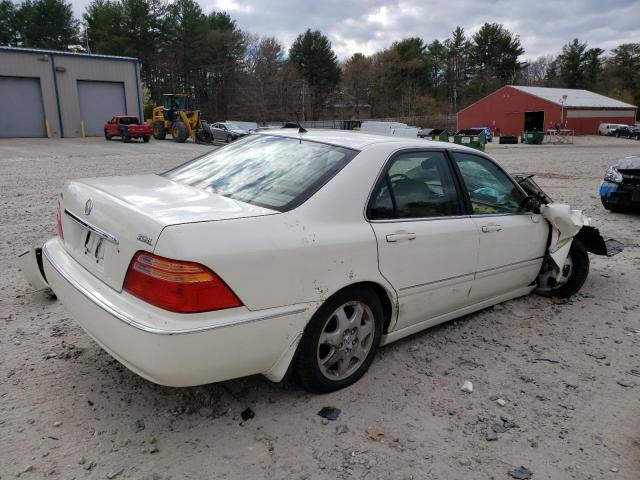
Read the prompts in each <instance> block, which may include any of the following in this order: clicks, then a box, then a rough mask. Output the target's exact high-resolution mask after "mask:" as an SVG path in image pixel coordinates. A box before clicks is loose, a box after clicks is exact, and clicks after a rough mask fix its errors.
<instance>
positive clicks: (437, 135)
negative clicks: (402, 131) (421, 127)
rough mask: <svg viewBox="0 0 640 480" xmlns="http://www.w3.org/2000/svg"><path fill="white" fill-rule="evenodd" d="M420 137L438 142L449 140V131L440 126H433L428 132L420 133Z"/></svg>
mask: <svg viewBox="0 0 640 480" xmlns="http://www.w3.org/2000/svg"><path fill="white" fill-rule="evenodd" d="M418 136H419V137H421V138H425V139H427V140H434V141H436V142H448V141H449V132H448V131H446V130H442V129H440V128H432V129H431V131H429V132H428V133H419V134H418Z"/></svg>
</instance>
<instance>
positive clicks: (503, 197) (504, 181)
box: [452, 152, 526, 215]
mask: <svg viewBox="0 0 640 480" xmlns="http://www.w3.org/2000/svg"><path fill="white" fill-rule="evenodd" d="M452 154H453V158H454V160H455V162H456V164H457V165H458V168H459V169H460V173H461V175H462V180H463V181H464V184H465V186H466V187H467V191H468V192H469V198H470V200H471V207H472V210H473V213H474V215H491V214H496V213H522V212H526V209H525V208H523V207H522V206H521V204H522V201H523V200H524V199H525V195H524V193H522V191H521V190H520V189H519V188H518V187H517V186H516V184H515V183H514V182H513V180H511V178H509V176H508V175H507V174H506V173H504V172H503V171H502V170H501V169H500V168H499V167H498V166H497V165H496V164H495V163H494V162H492V161H491V160H489V159H487V158H484V157H479V156H477V155H473V154H469V153H460V152H452Z"/></svg>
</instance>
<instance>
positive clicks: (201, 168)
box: [163, 135, 358, 212]
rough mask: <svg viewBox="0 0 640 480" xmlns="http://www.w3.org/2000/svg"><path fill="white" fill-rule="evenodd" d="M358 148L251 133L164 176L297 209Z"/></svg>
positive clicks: (240, 197) (238, 197)
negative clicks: (352, 148)
mask: <svg viewBox="0 0 640 480" xmlns="http://www.w3.org/2000/svg"><path fill="white" fill-rule="evenodd" d="M357 153H358V152H357V151H356V150H351V149H348V148H343V147H337V146H333V145H327V144H324V143H318V142H311V141H305V140H301V139H298V138H288V137H280V136H275V135H273V136H272V135H251V136H248V137H245V139H243V140H238V141H236V142H233V143H232V144H229V145H228V146H226V147H224V148H220V149H217V150H214V151H213V152H211V153H208V154H206V155H203V156H202V157H199V158H196V159H194V160H191V161H190V162H187V163H185V164H183V165H180V166H179V167H176V168H174V169H173V170H170V171H168V172H166V173H164V174H163V176H165V177H167V178H169V179H171V180H174V181H176V182H179V183H183V184H186V185H191V186H193V187H196V188H201V189H203V190H206V191H209V192H212V193H216V194H219V195H222V196H225V197H229V198H233V199H235V200H240V201H242V202H245V203H251V204H253V205H259V206H261V207H266V208H270V209H273V210H278V211H281V212H284V211H287V210H290V209H292V208H295V207H296V206H298V205H300V204H301V203H302V202H304V201H305V200H306V199H307V198H309V197H310V196H311V195H313V193H315V192H316V191H317V190H318V189H320V188H321V187H322V186H323V185H324V184H325V183H327V182H328V181H329V180H330V179H331V178H332V177H333V176H334V175H335V174H336V173H338V172H339V171H340V170H341V169H342V168H343V167H344V166H345V165H346V164H347V163H349V162H350V161H351V159H352V158H353V157H355V156H356V154H357Z"/></svg>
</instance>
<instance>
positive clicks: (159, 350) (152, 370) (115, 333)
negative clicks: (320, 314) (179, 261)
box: [42, 238, 310, 387]
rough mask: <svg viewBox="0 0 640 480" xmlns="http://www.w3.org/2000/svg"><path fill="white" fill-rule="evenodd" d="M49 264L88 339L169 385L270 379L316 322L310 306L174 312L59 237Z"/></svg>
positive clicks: (53, 283) (54, 285) (46, 259)
mask: <svg viewBox="0 0 640 480" xmlns="http://www.w3.org/2000/svg"><path fill="white" fill-rule="evenodd" d="M42 258H43V267H44V271H45V275H46V278H47V281H48V283H49V285H50V287H51V289H52V290H53V291H54V292H55V293H56V295H57V297H58V298H59V299H60V300H61V301H62V303H63V304H64V305H65V306H66V308H67V309H68V310H69V311H70V313H71V314H72V315H73V317H74V318H75V319H76V321H77V322H78V323H79V324H80V325H81V326H82V327H83V328H84V329H85V330H86V331H87V333H88V334H89V335H90V336H91V337H92V338H93V339H94V340H95V341H96V342H97V343H98V344H99V345H100V346H101V347H102V348H103V349H104V350H106V351H107V352H108V353H109V354H110V355H111V356H113V357H114V358H115V359H116V360H118V361H119V362H120V363H122V364H123V365H125V366H126V367H127V368H129V369H130V370H132V371H133V372H135V373H136V374H138V375H140V376H142V377H144V378H146V379H148V380H150V381H152V382H154V383H158V384H161V385H167V386H174V387H183V386H193V385H201V384H205V383H211V382H218V381H222V380H228V379H231V378H237V377H243V376H247V375H252V374H256V373H267V372H269V371H270V370H271V369H272V368H273V367H274V365H275V364H277V363H278V361H279V360H280V359H281V358H282V357H283V356H285V355H286V353H287V352H289V351H290V350H291V348H295V343H296V342H297V340H298V339H299V337H300V333H301V332H302V331H303V329H304V326H305V325H306V322H307V320H308V318H309V316H310V313H309V312H310V305H291V306H286V307H278V308H273V309H268V310H261V311H257V312H256V311H254V312H252V311H250V310H248V309H246V308H244V307H242V308H236V309H230V310H226V311H221V312H212V313H211V314H209V315H206V314H195V315H180V314H173V313H171V312H165V311H164V310H160V309H158V308H156V307H153V306H151V305H148V304H145V303H144V302H142V301H140V300H138V299H136V298H135V297H133V296H131V295H129V294H127V293H121V292H117V291H115V290H113V289H112V288H111V287H109V286H107V285H106V284H105V283H103V282H102V281H100V280H99V279H97V278H96V277H94V276H93V275H92V274H91V273H89V272H88V271H87V270H86V269H84V268H83V267H82V266H81V265H80V264H78V263H77V262H76V261H75V260H74V259H73V258H71V257H70V256H69V255H68V254H67V253H66V251H65V249H64V247H63V246H62V244H61V243H60V241H59V239H58V238H54V239H51V240H49V241H48V242H47V243H46V244H45V245H44V247H43V249H42ZM270 378H272V379H276V380H277V379H278V378H274V376H273V375H271V376H270Z"/></svg>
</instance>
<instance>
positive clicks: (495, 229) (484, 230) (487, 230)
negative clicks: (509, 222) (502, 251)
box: [482, 223, 502, 233]
mask: <svg viewBox="0 0 640 480" xmlns="http://www.w3.org/2000/svg"><path fill="white" fill-rule="evenodd" d="M500 230H502V227H501V226H500V225H496V224H495V223H490V224H489V225H483V226H482V233H490V232H499V231H500Z"/></svg>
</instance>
